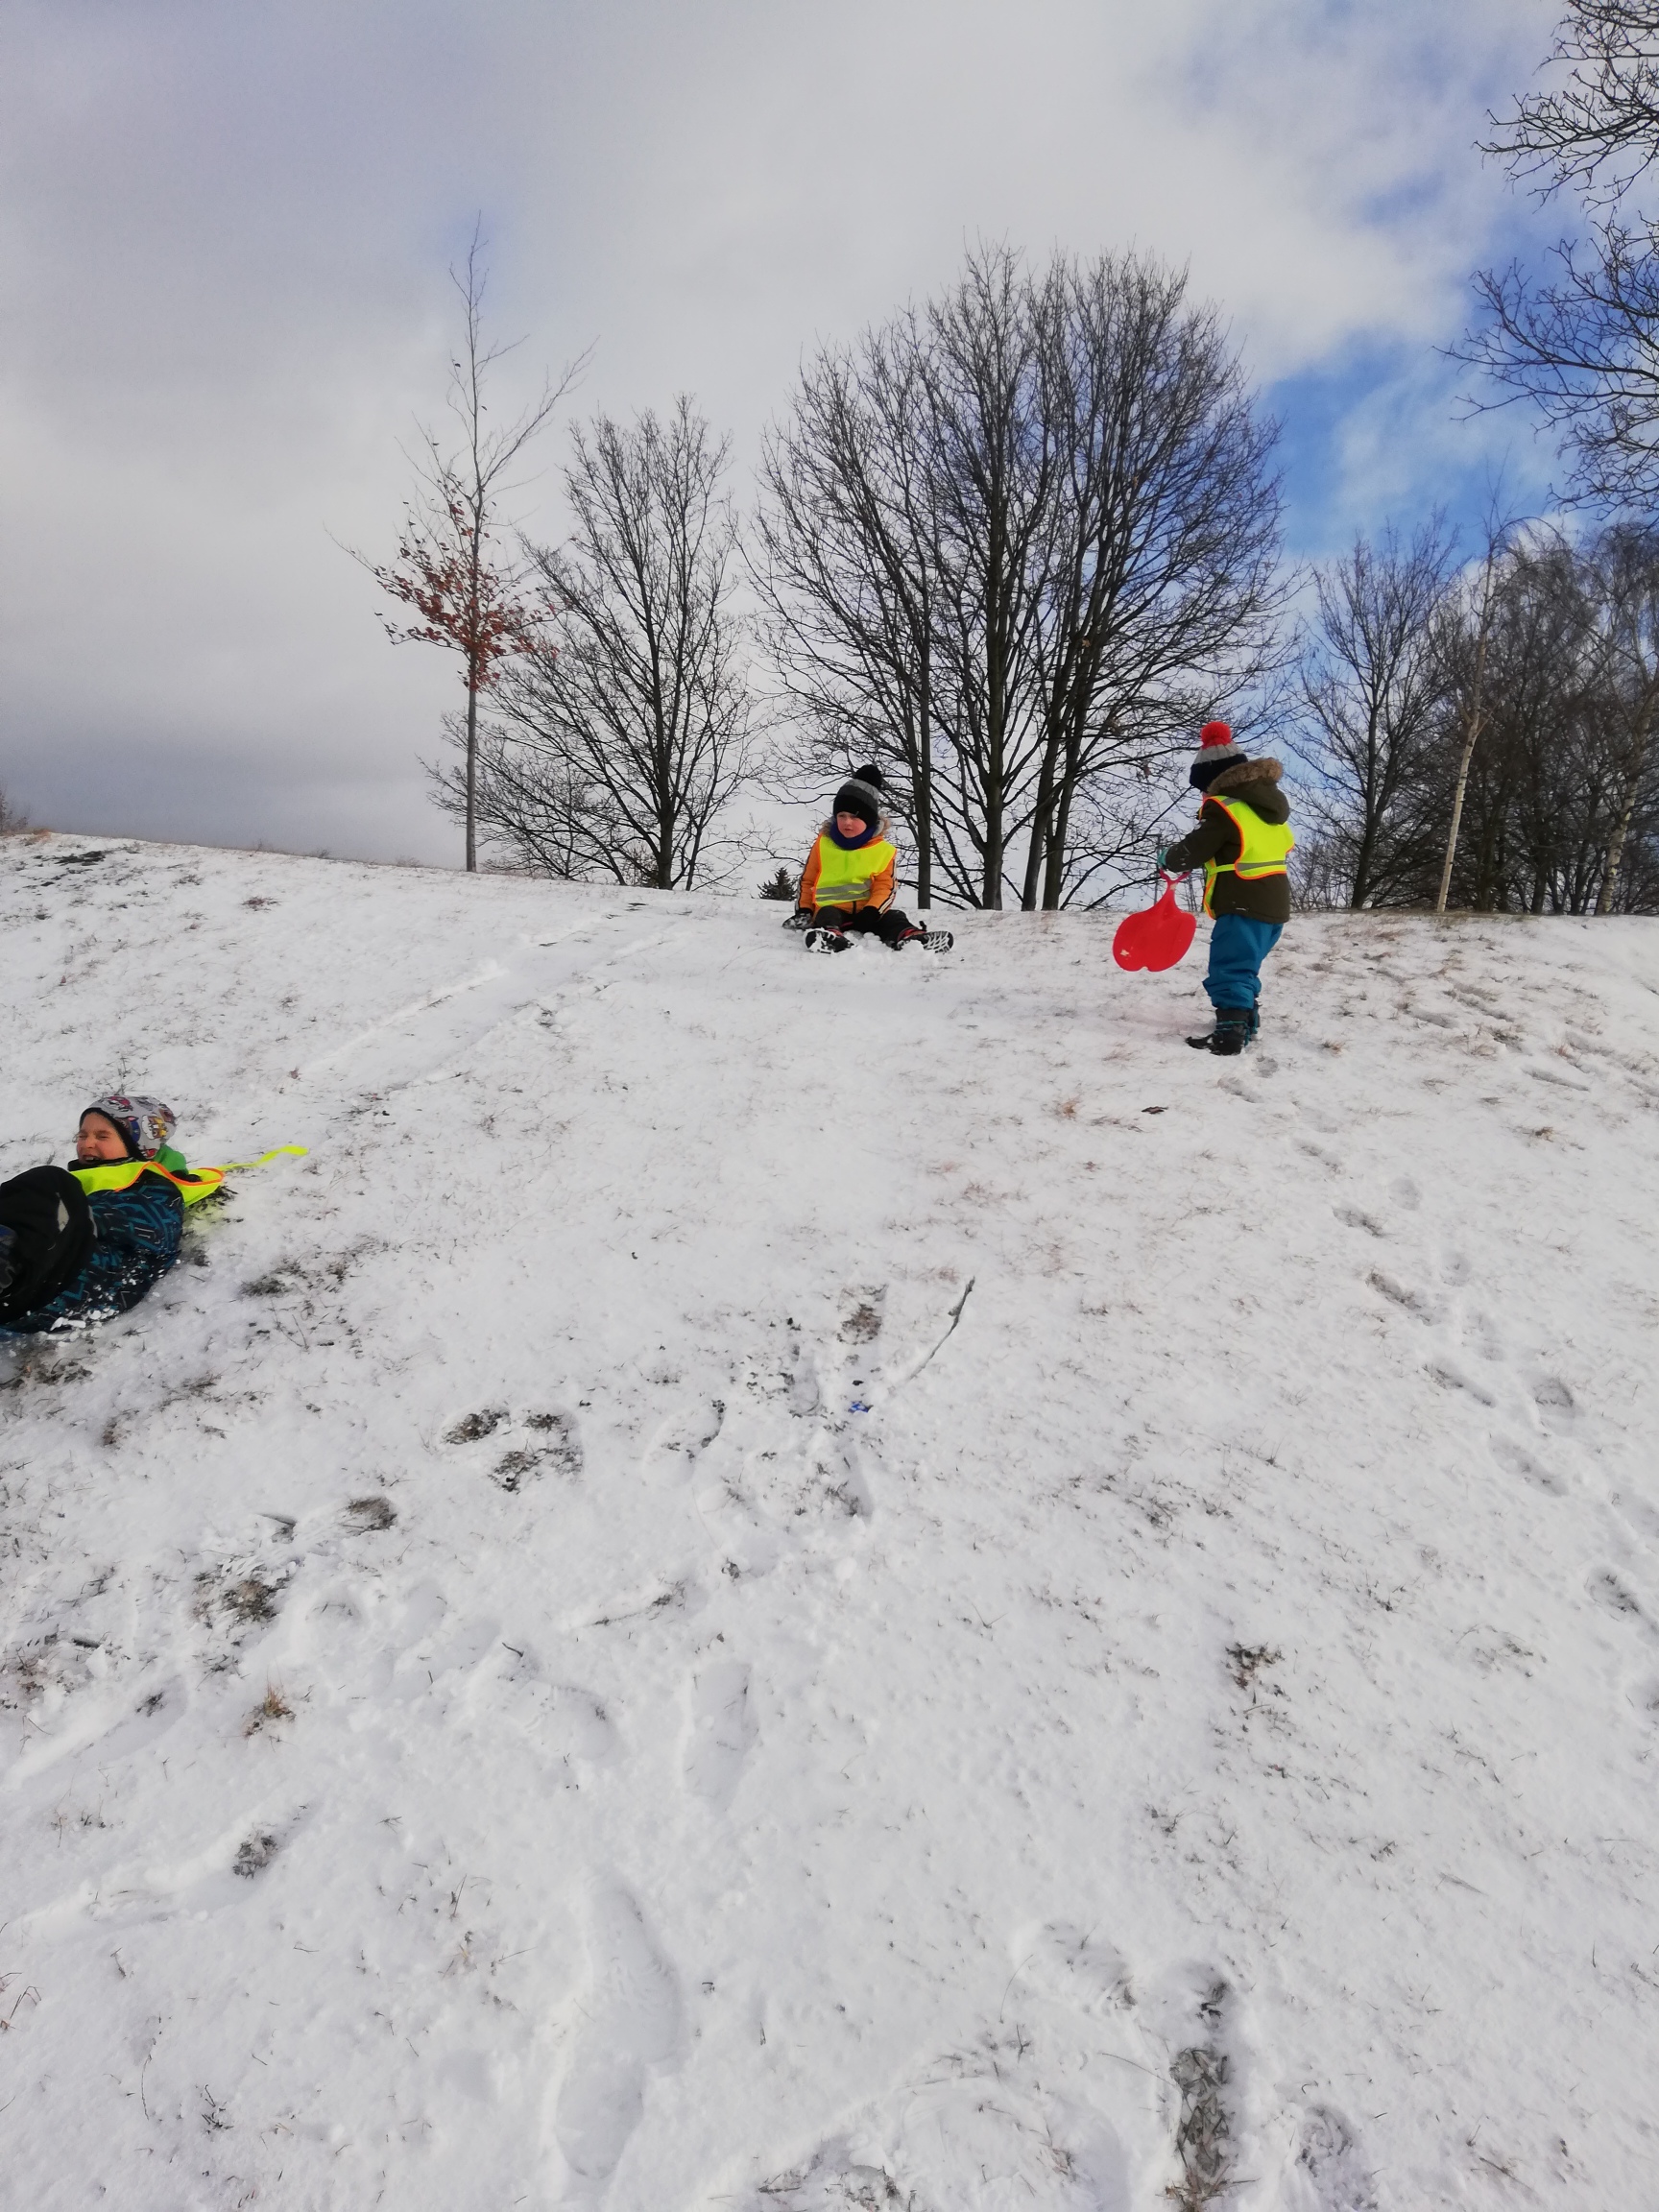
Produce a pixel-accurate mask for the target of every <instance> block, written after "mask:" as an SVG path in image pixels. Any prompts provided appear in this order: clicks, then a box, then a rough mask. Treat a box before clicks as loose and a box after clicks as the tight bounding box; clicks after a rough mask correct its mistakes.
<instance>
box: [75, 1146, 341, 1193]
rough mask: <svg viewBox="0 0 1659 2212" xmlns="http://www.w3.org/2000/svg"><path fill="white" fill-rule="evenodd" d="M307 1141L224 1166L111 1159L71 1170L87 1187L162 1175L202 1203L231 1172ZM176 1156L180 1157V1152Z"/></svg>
mask: <svg viewBox="0 0 1659 2212" xmlns="http://www.w3.org/2000/svg"><path fill="white" fill-rule="evenodd" d="M304 1149H305V1147H304V1145H303V1144H278V1145H276V1147H275V1149H274V1150H272V1151H270V1152H262V1153H261V1154H260V1155H259V1157H258V1159H257V1160H231V1161H228V1162H227V1163H226V1165H225V1166H223V1167H186V1166H185V1165H184V1163H183V1162H182V1161H181V1160H180V1161H179V1166H178V1167H177V1168H173V1167H163V1166H162V1165H161V1163H160V1162H159V1161H158V1160H109V1161H105V1162H101V1163H100V1164H99V1166H96V1167H71V1168H70V1170H69V1172H70V1174H71V1175H73V1176H74V1178H75V1180H76V1182H77V1183H79V1184H80V1186H81V1188H82V1190H84V1191H86V1192H88V1193H90V1192H92V1191H94V1190H132V1186H133V1184H134V1183H136V1182H137V1180H138V1178H139V1176H140V1175H159V1176H160V1178H161V1180H162V1181H163V1182H164V1183H171V1184H172V1186H173V1188H174V1190H177V1191H178V1193H179V1195H180V1198H182V1199H183V1201H184V1203H185V1205H186V1206H197V1205H200V1204H201V1202H202V1200H203V1199H204V1198H211V1197H212V1195H213V1193H214V1191H215V1190H219V1189H220V1188H221V1187H222V1186H223V1184H224V1181H225V1178H226V1176H227V1175H236V1174H240V1173H241V1172H242V1171H243V1170H244V1169H245V1168H250V1167H263V1166H264V1165H265V1163H266V1161H267V1160H278V1159H280V1158H281V1157H282V1155H283V1154H284V1153H285V1152H287V1153H293V1154H294V1155H295V1156H296V1157H298V1156H299V1155H300V1154H301V1153H302V1152H303V1151H304ZM173 1157H174V1158H175V1159H176V1160H178V1159H179V1155H178V1154H177V1153H174V1155H173Z"/></svg>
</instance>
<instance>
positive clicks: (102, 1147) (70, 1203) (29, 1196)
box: [0, 1094, 221, 1335]
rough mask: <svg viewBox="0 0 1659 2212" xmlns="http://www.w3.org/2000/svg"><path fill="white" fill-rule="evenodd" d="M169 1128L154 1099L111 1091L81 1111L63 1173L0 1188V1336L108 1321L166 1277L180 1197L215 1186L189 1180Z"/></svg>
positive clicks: (174, 1252)
mask: <svg viewBox="0 0 1659 2212" xmlns="http://www.w3.org/2000/svg"><path fill="white" fill-rule="evenodd" d="M173 1128H174V1117H173V1114H172V1111H171V1109H170V1108H168V1107H166V1106H163V1105H162V1104H161V1102H160V1100H159V1099H158V1098H129V1097H127V1096H125V1095H124V1094H110V1095H109V1096H108V1097H106V1098H100V1099H98V1100H97V1101H96V1102H95V1103H94V1104H92V1105H90V1106H88V1107H87V1109H86V1111H85V1113H84V1114H83V1115H82V1117H81V1126H80V1129H79V1131H78V1133H77V1135H76V1139H75V1160H74V1163H73V1165H72V1166H70V1167H68V1168H63V1167H32V1168H30V1169H29V1171H28V1172H27V1174H23V1175H17V1176H14V1177H13V1178H12V1181H11V1182H10V1183H6V1184H0V1333H4V1334H15V1335H38V1334H41V1333H42V1332H44V1331H47V1330H67V1329H71V1328H75V1327H77V1326H84V1325H85V1324H86V1323H87V1322H90V1321H106V1320H108V1319H109V1318H110V1317H111V1316H112V1315H114V1314H116V1313H125V1312H126V1311H127V1310H128V1308H129V1307H132V1306H136V1305H137V1303H138V1301H139V1299H140V1298H142V1297H143V1295H144V1293H145V1292H146V1291H147V1290H148V1289H149V1288H150V1287H151V1286H152V1285H153V1284H155V1283H156V1282H158V1281H159V1280H160V1278H161V1277H162V1276H163V1275H165V1274H166V1272H167V1270H168V1268H169V1267H171V1266H172V1264H173V1262H175V1260H177V1259H178V1257H179V1239H180V1235H181V1233H182V1230H183V1226H184V1205H185V1199H186V1195H188V1196H189V1197H199V1196H203V1195H205V1189H216V1188H217V1187H218V1183H219V1181H220V1180H221V1178H219V1177H218V1176H215V1177H214V1178H213V1180H212V1182H211V1183H208V1182H207V1179H206V1177H205V1176H193V1175H191V1173H190V1171H189V1169H188V1168H187V1167H186V1166H185V1165H184V1162H183V1160H182V1158H181V1157H180V1154H179V1153H177V1152H174V1151H172V1150H170V1149H169V1147H168V1143H167V1140H168V1138H169V1137H170V1136H171V1135H172V1134H173ZM204 1186H205V1189H204Z"/></svg>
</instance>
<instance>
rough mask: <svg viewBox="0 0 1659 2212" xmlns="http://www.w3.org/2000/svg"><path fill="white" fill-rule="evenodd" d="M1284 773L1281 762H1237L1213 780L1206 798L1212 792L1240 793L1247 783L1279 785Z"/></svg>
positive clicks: (1206, 791) (1207, 790)
mask: <svg viewBox="0 0 1659 2212" xmlns="http://www.w3.org/2000/svg"><path fill="white" fill-rule="evenodd" d="M1284 773H1285V767H1284V763H1283V762H1282V761H1279V760H1237V761H1235V762H1234V764H1233V765H1232V767H1230V768H1223V769H1222V771H1221V773H1220V775H1219V776H1215V777H1213V778H1212V779H1211V781H1210V783H1209V785H1208V787H1207V788H1206V790H1205V793H1204V796H1205V798H1206V799H1208V798H1209V796H1210V793H1211V792H1212V791H1238V790H1241V789H1242V788H1243V786H1244V785H1245V784H1246V783H1277V782H1278V781H1279V779H1280V778H1281V777H1282V776H1283V775H1284Z"/></svg>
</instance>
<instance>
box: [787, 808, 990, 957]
mask: <svg viewBox="0 0 1659 2212" xmlns="http://www.w3.org/2000/svg"><path fill="white" fill-rule="evenodd" d="M885 798H886V786H885V784H884V783H883V781H882V777H881V771H880V769H879V768H878V767H876V766H875V765H874V764H872V765H870V766H869V767H865V768H859V769H856V770H855V771H854V774H853V775H852V776H850V777H849V778H848V780H847V781H846V782H845V783H843V784H842V786H841V788H840V790H839V791H837V792H836V794H835V805H834V807H833V809H832V810H831V813H830V817H829V821H828V822H826V823H825V825H824V827H823V829H821V830H820V831H819V833H818V837H817V841H816V843H815V844H814V845H813V847H812V850H811V852H810V853H809V854H807V856H806V865H805V868H804V869H803V870H802V872H801V891H800V896H799V899H798V901H797V903H796V909H795V912H794V914H793V915H792V916H791V917H790V920H789V922H788V923H786V924H785V925H784V926H785V927H791V926H792V927H794V928H797V929H805V931H806V947H807V950H809V951H812V952H845V951H846V950H847V948H848V946H849V945H850V944H851V943H852V941H853V939H854V937H855V936H859V937H863V936H873V937H879V938H880V940H881V942H882V944H883V945H887V946H890V947H893V948H895V949H897V948H898V947H899V946H901V945H921V946H924V947H926V950H928V951H930V952H948V951H949V950H950V947H951V945H952V944H953V943H954V942H955V940H954V939H953V938H952V937H951V935H950V930H949V929H932V930H928V929H924V928H922V927H920V926H918V925H917V924H916V923H914V922H912V921H911V919H910V917H909V915H908V914H902V913H901V912H900V911H899V909H898V908H897V907H896V906H895V905H894V904H893V870H894V867H895V864H896V863H897V861H898V857H899V855H898V854H897V852H896V851H895V850H894V846H893V840H892V838H891V837H890V836H889V834H888V829H889V824H888V821H887V818H886V816H885V815H884V814H883V813H882V811H881V808H882V805H883V802H884V800H885Z"/></svg>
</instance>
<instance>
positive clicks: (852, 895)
mask: <svg viewBox="0 0 1659 2212" xmlns="http://www.w3.org/2000/svg"><path fill="white" fill-rule="evenodd" d="M898 857H899V854H898V852H897V849H896V848H895V847H894V846H892V845H890V844H889V843H888V842H887V840H886V838H885V837H878V838H876V839H875V840H874V841H873V842H872V843H870V844H868V845H860V846H859V847H858V848H857V850H856V852H853V853H848V852H844V851H843V849H842V848H841V847H840V846H839V845H837V844H836V842H835V840H834V838H833V837H831V836H829V835H828V834H826V835H823V836H821V837H820V838H819V840H818V881H817V883H816V884H815V885H814V886H813V891H812V896H813V898H814V900H815V901H816V902H817V903H818V904H819V905H820V906H857V905H860V904H861V903H862V902H864V901H865V900H866V899H868V898H869V897H870V895H871V892H872V890H873V888H874V886H875V882H876V878H877V877H878V876H879V875H881V874H882V873H883V872H884V871H885V870H886V869H888V868H891V867H892V865H893V863H894V861H895V860H896V859H897V858H898Z"/></svg>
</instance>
